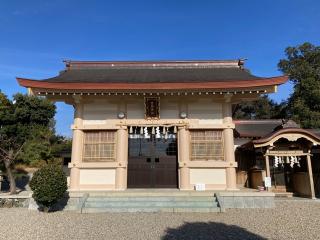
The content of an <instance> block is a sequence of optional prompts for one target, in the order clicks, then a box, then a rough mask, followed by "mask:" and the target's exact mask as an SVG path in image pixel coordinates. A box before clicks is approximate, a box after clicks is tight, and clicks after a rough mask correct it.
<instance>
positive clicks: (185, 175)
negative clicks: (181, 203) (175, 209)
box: [179, 167, 192, 190]
mask: <svg viewBox="0 0 320 240" xmlns="http://www.w3.org/2000/svg"><path fill="white" fill-rule="evenodd" d="M179 171H180V179H179V182H180V190H192V189H191V188H190V169H189V168H187V167H182V168H180V170H179Z"/></svg>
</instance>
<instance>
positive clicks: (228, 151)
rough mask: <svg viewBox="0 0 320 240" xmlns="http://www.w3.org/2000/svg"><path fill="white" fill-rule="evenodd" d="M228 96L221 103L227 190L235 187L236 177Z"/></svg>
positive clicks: (235, 188) (230, 109)
mask: <svg viewBox="0 0 320 240" xmlns="http://www.w3.org/2000/svg"><path fill="white" fill-rule="evenodd" d="M231 107H232V106H231V102H230V98H228V99H227V100H226V102H225V103H223V123H224V124H225V125H227V128H225V129H224V130H223V141H224V158H225V161H226V162H228V163H229V165H228V167H227V168H226V183H227V184H226V185H227V190H238V189H237V178H236V168H235V165H236V164H235V155H234V137H233V128H232V126H233V123H232V108H231Z"/></svg>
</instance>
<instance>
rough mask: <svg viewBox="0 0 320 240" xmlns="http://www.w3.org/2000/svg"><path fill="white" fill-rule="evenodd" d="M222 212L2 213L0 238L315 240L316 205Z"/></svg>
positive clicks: (319, 208) (318, 232) (319, 231)
mask: <svg viewBox="0 0 320 240" xmlns="http://www.w3.org/2000/svg"><path fill="white" fill-rule="evenodd" d="M276 205H277V207H276V208H275V209H238V210H237V209H233V210H228V211H227V212H226V213H208V214H207V213H206V214H203V213H180V214H171V213H170V214H168V213H160V214H158V213H154V214H153V213H151V214H145V213H135V214H132V213H131V214H123V213H121V214H115V213H114V214H109V213H108V214H78V213H72V212H55V213H49V214H45V213H39V212H36V211H28V210H27V209H0V222H1V226H0V239H7V240H11V239H19V240H23V239H41V240H42V239H88V240H90V239H105V240H107V239H114V240H116V239H143V240H147V239H165V240H166V239H183V240H187V239H241V240H243V239H303V240H307V239H319V238H320V201H285V200H280V201H277V202H276Z"/></svg>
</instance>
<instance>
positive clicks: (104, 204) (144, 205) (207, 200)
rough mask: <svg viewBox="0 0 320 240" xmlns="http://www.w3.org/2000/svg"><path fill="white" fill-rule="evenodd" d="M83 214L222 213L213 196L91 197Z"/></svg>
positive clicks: (84, 206)
mask: <svg viewBox="0 0 320 240" xmlns="http://www.w3.org/2000/svg"><path fill="white" fill-rule="evenodd" d="M82 212H83V213H91V212H92V213H93V212H95V213H98V212H220V208H219V207H218V203H217V200H216V198H215V197H214V196H213V195H211V196H188V195H174V196H171V195H170V196H168V195H167V196H166V195H161V196H154V195H150V196H149V195H144V196H143V195H139V196H135V195H133V196H130V195H115V196H114V195H111V196H97V195H94V196H91V195H90V196H89V197H88V198H87V199H86V201H85V203H84V205H83V208H82Z"/></svg>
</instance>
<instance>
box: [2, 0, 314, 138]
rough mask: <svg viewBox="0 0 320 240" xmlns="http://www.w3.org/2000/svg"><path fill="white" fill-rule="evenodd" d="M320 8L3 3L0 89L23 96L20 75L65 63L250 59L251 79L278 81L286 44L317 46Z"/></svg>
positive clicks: (63, 121) (292, 2) (304, 1)
mask: <svg viewBox="0 0 320 240" xmlns="http://www.w3.org/2000/svg"><path fill="white" fill-rule="evenodd" d="M319 9H320V1H316V0H314V1H309V0H301V1H296V0H268V1H259V0H256V1H253V0H251V1H235V0H230V1H217V0H216V1H214V0H211V1H201V0H198V1H194V0H193V1H191V0H181V1H180V0H176V1H173V0H171V1H167V0H158V1H152V0H149V1H147V0H145V1H139V0H135V1H107V0H106V1H103V0H101V1H95V0H91V1H81V0H78V1H72V0H70V1H68V0H63V1H62V0H57V1H54V0H51V1H44V0H42V1H32V0H29V1H24V0H21V1H14V0H11V1H1V3H0V89H1V90H2V91H3V92H5V93H6V94H7V95H8V96H11V95H12V94H14V93H16V92H26V90H25V89H23V88H21V87H19V86H18V84H17V82H16V80H15V77H16V76H20V77H26V78H36V79H41V78H46V77H51V76H55V75H57V74H58V72H59V71H60V70H62V69H63V68H64V65H63V63H62V60H63V59H73V60H163V59H168V60H170V59H171V60H173V59H237V58H248V60H247V63H246V67H248V68H249V69H250V70H251V71H252V73H253V74H255V75H258V76H276V75H280V74H281V73H280V72H279V71H278V69H277V63H278V61H279V59H281V58H283V57H284V49H285V48H286V47H287V46H294V45H297V44H300V43H303V42H305V41H309V42H311V43H313V44H316V45H319V44H320V27H319V23H320V11H319ZM291 91H292V86H291V85H290V83H288V84H285V85H283V86H281V87H280V88H279V91H278V93H276V94H272V95H270V96H271V98H273V99H274V100H276V101H281V100H283V99H286V98H287V97H288V95H289V94H290V92H291ZM57 106H58V109H57V115H56V120H57V125H56V127H57V132H58V133H60V134H63V135H68V136H70V134H71V131H70V125H71V123H72V108H71V107H70V106H68V105H65V104H57Z"/></svg>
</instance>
